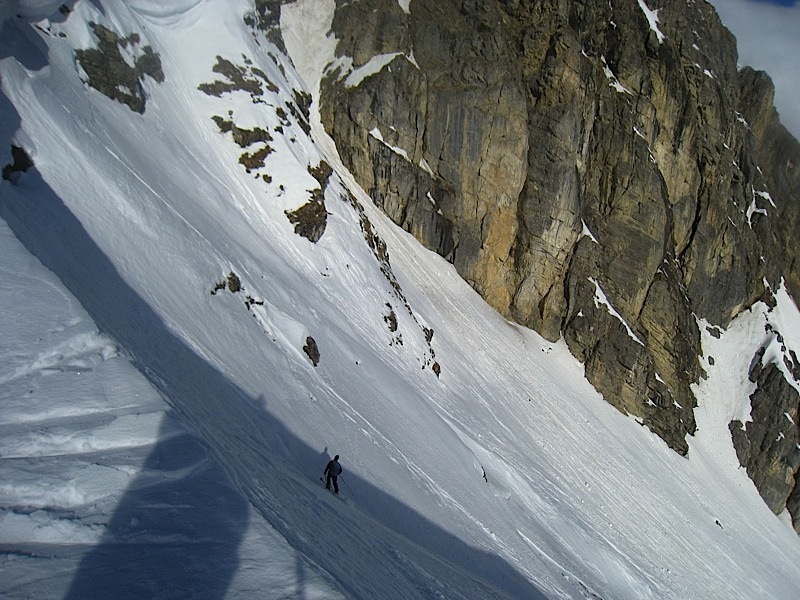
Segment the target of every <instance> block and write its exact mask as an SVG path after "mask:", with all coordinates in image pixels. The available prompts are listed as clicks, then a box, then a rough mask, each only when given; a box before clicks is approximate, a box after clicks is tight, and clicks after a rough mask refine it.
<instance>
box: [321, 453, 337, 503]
mask: <svg viewBox="0 0 800 600" xmlns="http://www.w3.org/2000/svg"><path fill="white" fill-rule="evenodd" d="M322 474H323V475H327V477H326V479H325V489H326V490H329V489H331V481H332V482H333V493H334V494H338V493H339V484H338V483H337V482H336V478H337V477H339V475H341V474H342V465H340V464H339V455H338V454H337V455H336V456H334V457H333V460H332V461H330V462H329V463H328V466H327V467H325V470H324V471H323V472H322Z"/></svg>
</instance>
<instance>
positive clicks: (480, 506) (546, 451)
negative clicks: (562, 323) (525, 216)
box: [0, 0, 800, 600]
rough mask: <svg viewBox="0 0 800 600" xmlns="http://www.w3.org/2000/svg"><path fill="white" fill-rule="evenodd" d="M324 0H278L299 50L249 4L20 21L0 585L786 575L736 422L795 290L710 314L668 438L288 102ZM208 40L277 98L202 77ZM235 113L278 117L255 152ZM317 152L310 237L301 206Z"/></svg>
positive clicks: (793, 313) (322, 56)
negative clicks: (86, 60)
mask: <svg viewBox="0 0 800 600" xmlns="http://www.w3.org/2000/svg"><path fill="white" fill-rule="evenodd" d="M33 5H34V4H33V3H31V6H33ZM402 6H403V3H402V2H401V7H402ZM412 6H413V5H412ZM100 7H102V10H101V9H100ZM333 7H334V2H333V0H325V1H322V0H302V1H301V2H297V3H294V4H292V5H288V6H285V7H284V8H283V13H282V16H281V27H282V29H283V34H284V39H285V43H286V48H287V50H288V52H289V55H290V56H291V61H290V60H289V59H288V58H287V57H286V56H284V55H283V54H282V52H281V50H280V49H279V48H278V47H276V46H275V45H273V44H272V43H270V42H269V41H268V40H267V39H266V38H265V37H264V36H263V35H262V34H258V35H255V36H254V35H253V34H252V31H251V30H250V29H249V28H248V27H247V26H246V25H245V23H244V19H243V15H244V14H245V13H247V12H248V11H251V10H253V7H252V5H251V3H249V2H246V1H244V0H235V1H230V0H224V1H223V0H206V1H204V2H199V1H197V2H191V1H188V0H184V1H182V2H178V3H163V2H158V1H156V0H131V1H130V2H127V3H120V2H89V1H87V0H79V1H78V2H77V3H75V5H74V10H73V12H72V13H71V14H70V15H68V16H63V15H62V17H61V18H53V19H52V20H51V21H49V22H48V24H47V28H36V26H35V25H34V26H33V27H30V26H29V25H28V24H27V22H26V21H25V20H24V19H22V20H21V19H18V18H17V17H15V16H8V17H7V21H6V24H5V29H4V32H12V33H13V35H10V36H9V37H4V39H2V40H0V48H1V49H2V52H1V53H0V57H2V58H0V77H1V78H2V89H3V93H4V95H3V96H0V134H2V136H3V137H2V140H4V142H3V143H4V145H3V147H2V148H0V150H2V152H3V155H2V156H3V158H2V160H3V164H6V163H8V162H9V161H10V155H9V146H10V144H11V143H16V144H21V145H24V146H25V147H26V148H27V149H28V150H29V151H30V153H31V156H32V158H33V160H34V162H35V164H36V168H35V169H31V170H29V171H28V172H26V173H23V174H20V175H19V176H18V178H17V181H16V185H12V184H11V183H9V182H7V181H2V182H0V216H2V217H3V220H2V221H0V269H2V275H3V276H2V278H0V296H2V297H1V298H0V328H1V330H2V332H3V336H2V342H0V382H2V383H0V595H2V596H3V597H8V598H27V597H35V598H51V597H52V598H62V597H68V598H90V597H96V598H114V597H162V598H184V597H207V598H309V599H311V598H326V599H327V598H363V599H370V600H371V599H375V598H381V599H398V600H401V599H402V600H407V599H409V598H448V599H449V598H463V599H470V600H472V599H478V598H507V599H511V598H514V599H519V598H576V599H578V598H605V599H607V600H608V599H612V598H614V599H617V598H630V599H637V600H638V599H642V598H654V599H655V598H658V599H664V598H667V599H669V598H673V599H685V598H715V597H722V598H726V599H737V598H739V599H743V600H744V599H746V600H752V599H753V598H792V597H794V595H795V593H796V591H797V589H800V567H799V566H798V565H800V542H798V539H797V536H796V534H795V533H794V532H793V531H792V529H791V527H790V526H789V525H788V524H787V523H786V522H784V520H782V519H780V518H777V517H775V516H774V515H773V514H772V513H771V512H770V510H769V509H768V508H767V507H766V506H765V504H764V503H763V501H762V500H761V498H760V497H759V495H758V493H757V491H756V490H755V487H754V486H753V484H752V482H751V481H750V480H749V479H748V478H747V475H746V473H744V471H743V469H741V468H739V466H738V462H737V461H736V457H735V453H734V451H733V448H732V446H731V444H730V435H729V432H728V422H729V421H730V420H731V419H733V418H741V417H742V416H743V415H745V414H746V413H747V407H748V402H747V395H748V393H749V391H750V388H751V386H752V384H751V383H750V382H749V381H748V380H747V367H746V365H745V366H744V367H743V364H744V363H746V362H748V361H749V360H750V358H752V356H753V354H754V352H755V350H757V349H758V348H759V347H760V345H761V344H762V343H763V342H764V339H765V338H764V322H765V319H769V320H770V322H774V323H775V324H776V328H778V329H780V330H781V331H782V332H785V335H786V339H787V343H789V344H790V345H792V347H797V346H795V345H794V344H799V345H800V340H795V339H794V338H793V337H792V336H795V333H790V331H792V332H797V331H800V326H798V325H800V319H798V318H797V310H796V308H794V305H793V304H792V305H789V304H788V303H787V300H786V298H788V296H787V297H784V296H783V295H781V294H780V292H779V293H778V307H776V308H775V309H773V311H771V312H769V313H768V312H767V311H766V309H765V308H760V307H757V308H756V309H754V310H753V311H751V312H748V313H747V314H745V315H743V316H742V317H740V319H738V320H737V321H736V322H735V323H734V325H733V326H732V327H731V328H730V329H729V330H728V331H727V332H723V333H722V334H721V336H719V337H718V338H717V337H713V336H711V335H710V334H709V335H706V334H707V333H708V331H707V330H708V328H707V327H703V328H702V331H703V332H704V338H703V348H704V354H705V356H704V360H705V361H706V362H709V361H708V357H710V356H712V355H713V356H714V359H715V360H714V361H713V362H714V364H713V366H712V365H711V364H710V363H709V364H708V367H707V373H708V378H707V379H704V380H703V381H701V382H700V383H699V384H698V386H697V394H698V400H699V406H698V409H697V419H698V433H697V435H696V436H695V437H694V438H690V440H689V442H690V447H691V450H690V452H689V456H688V458H684V457H681V456H678V455H677V454H675V453H674V452H672V451H671V450H669V449H668V448H667V446H666V445H665V444H664V442H663V441H662V440H660V439H659V438H658V437H656V436H655V435H653V434H652V433H651V432H650V431H649V430H647V429H646V428H644V427H642V426H640V425H639V424H638V423H637V421H636V420H635V419H633V418H630V417H628V416H626V415H623V414H621V413H620V412H618V411H617V410H615V409H614V408H612V407H611V406H610V405H609V404H608V403H607V402H605V401H604V400H603V399H602V398H601V397H600V396H599V394H598V393H597V392H596V391H595V390H594V389H592V387H591V386H590V385H589V384H588V383H587V381H586V380H585V378H584V374H583V368H582V366H581V365H580V364H579V363H578V362H577V361H576V360H575V359H574V358H573V357H572V356H571V355H570V353H569V351H568V349H567V347H566V344H565V343H564V342H563V341H560V342H558V343H555V344H553V343H550V342H548V341H546V340H544V339H542V338H541V337H540V336H538V335H536V334H535V333H533V332H531V331H529V330H527V329H524V328H522V327H519V326H517V325H514V324H511V323H509V322H508V321H506V320H505V319H503V318H502V317H500V316H499V315H498V314H497V313H496V312H494V311H493V310H492V309H490V308H489V307H488V306H487V305H486V304H485V303H484V302H483V301H482V300H481V299H480V298H479V297H478V295H477V294H476V293H475V292H474V290H472V288H471V287H470V286H469V285H467V284H466V283H465V282H464V281H462V280H461V279H460V278H459V277H458V276H457V274H456V273H455V270H454V269H453V267H452V265H450V264H448V263H447V262H446V261H445V260H443V259H442V258H441V257H438V256H436V255H434V254H432V253H430V252H428V251H427V250H425V249H423V248H421V247H420V245H419V244H418V243H417V242H416V241H415V240H414V239H413V238H412V237H411V236H410V235H408V234H407V233H405V232H403V231H401V230H399V229H398V228H397V227H395V226H394V225H393V224H392V223H391V222H390V221H388V219H386V218H385V216H384V215H383V214H382V213H381V212H380V211H379V210H378V209H377V208H376V207H375V206H374V205H373V204H372V202H371V200H370V198H369V197H368V195H367V194H365V193H364V191H363V190H361V189H360V188H358V186H357V185H356V184H355V182H354V179H353V177H352V175H351V174H349V173H348V172H347V171H346V170H345V169H344V167H343V166H342V163H341V161H340V160H339V157H338V156H337V155H336V151H335V148H334V146H333V143H332V141H331V140H330V138H329V137H327V136H326V135H325V133H324V131H323V130H322V128H321V125H320V123H319V115H318V110H319V109H318V106H317V105H316V103H312V105H311V107H310V119H311V123H310V125H311V133H310V134H306V131H305V129H304V127H303V126H301V123H300V122H299V119H300V118H301V117H296V116H291V117H290V116H289V115H291V112H290V110H289V105H290V104H289V103H292V102H295V101H296V98H297V94H296V90H304V91H308V92H309V93H311V94H312V95H316V94H317V92H318V89H319V82H320V77H321V76H322V74H323V72H324V70H325V68H326V66H327V65H328V64H329V63H330V62H331V60H332V59H333V57H334V49H335V39H333V38H332V37H328V35H327V31H328V27H329V24H330V19H331V17H332V11H333ZM90 21H94V22H98V23H101V24H105V25H106V26H108V27H109V28H113V29H114V30H115V31H117V32H119V33H120V34H121V35H129V34H131V33H138V34H139V35H140V36H141V39H142V43H143V44H149V45H151V46H152V47H153V49H154V50H155V51H156V52H157V53H158V54H159V56H160V57H161V63H162V66H163V69H164V74H165V81H164V83H163V84H157V83H155V82H153V81H152V80H149V79H145V80H144V83H143V87H144V90H145V92H146V93H147V96H148V101H147V107H146V109H145V112H144V114H141V115H140V114H137V113H134V112H132V111H130V110H129V109H128V108H127V107H125V106H123V105H122V104H120V103H118V102H115V101H113V100H110V99H109V98H107V97H105V96H104V95H102V94H101V93H99V92H97V91H96V90H94V89H91V88H88V87H87V86H86V85H85V84H84V83H83V81H81V79H80V77H79V74H78V72H77V70H76V65H75V59H74V49H75V48H82V47H85V46H84V45H83V44H84V42H85V41H86V36H87V23H88V22H90ZM218 56H219V57H223V58H224V59H226V60H229V61H231V62H232V63H233V64H235V65H238V66H241V67H242V68H243V69H244V68H245V67H246V66H247V65H248V63H247V62H246V61H250V62H251V63H252V66H253V67H257V68H258V69H259V70H260V71H261V72H263V73H264V74H265V76H266V77H268V78H269V81H271V82H272V83H273V84H275V89H268V88H267V87H266V86H265V88H264V91H263V94H262V95H261V96H258V97H257V98H256V99H254V98H253V97H252V96H251V94H250V93H249V92H247V91H242V90H238V91H232V92H228V93H225V94H222V95H220V96H213V95H208V94H205V93H203V92H201V91H200V90H198V86H199V85H200V84H203V83H209V82H212V81H214V80H215V79H218V78H219V77H220V74H219V73H215V72H214V71H213V70H212V69H213V67H214V65H215V64H216V63H217V57H218ZM256 100H257V101H256ZM278 108H280V109H281V110H280V111H279V110H278ZM215 116H216V117H219V118H220V119H231V120H232V121H233V122H235V123H236V124H237V126H239V127H242V128H254V127H260V128H262V129H264V130H268V131H269V132H270V134H271V136H272V141H271V142H269V144H270V147H271V148H272V152H271V153H270V154H269V155H268V156H267V157H266V158H265V160H264V164H263V167H258V168H254V169H251V170H248V169H246V168H245V167H244V166H243V164H240V162H239V158H240V156H241V155H242V151H243V149H242V148H241V147H239V146H238V145H237V144H236V143H235V141H234V139H233V138H232V136H231V134H230V133H223V132H222V131H220V128H219V127H218V125H217V122H216V121H215V120H213V119H212V117H215ZM323 160H324V161H325V162H327V163H328V164H329V165H331V166H332V167H333V169H334V173H333V175H332V176H331V177H330V178H329V180H328V181H327V182H326V184H325V185H324V201H325V210H326V212H327V222H326V228H325V231H324V234H323V235H322V237H321V238H320V239H319V241H318V242H317V243H312V242H311V241H309V240H308V239H306V238H305V237H302V236H300V235H298V234H297V233H295V228H294V225H293V223H292V222H290V220H289V219H288V218H287V211H288V212H291V211H294V210H296V209H297V208H298V207H302V206H303V205H304V204H306V203H307V202H308V201H309V199H310V198H311V197H312V196H313V194H314V193H316V192H318V191H319V190H320V186H321V185H322V184H321V183H320V182H319V181H318V180H317V179H316V178H315V176H313V175H312V174H311V172H312V170H313V169H315V168H317V167H318V166H319V165H320V164H321V161H323ZM248 171H249V172H248ZM366 223H369V227H368V226H367V225H366ZM587 231H588V229H587ZM588 235H591V234H588ZM378 240H380V241H382V243H385V249H386V253H385V256H384V255H381V253H380V252H376V248H380V247H382V246H380V244H378ZM387 257H388V258H387ZM382 260H383V261H384V262H381V261H382ZM231 273H233V274H235V276H236V279H237V280H238V281H239V282H240V284H241V288H242V289H241V291H239V292H236V293H233V292H232V291H229V289H230V288H228V286H227V283H226V282H227V281H228V280H229V277H230V274H231ZM597 289H598V290H599V286H598V288H597ZM599 291H601V290H599ZM212 292H214V293H212ZM789 302H791V301H790V300H789ZM392 323H394V324H395V325H396V327H393V326H392ZM309 338H313V339H314V340H315V343H316V345H317V347H318V348H319V354H320V358H319V363H318V365H317V366H316V367H315V366H313V364H312V361H311V360H310V357H309V355H308V354H307V352H306V351H304V350H303V346H304V344H306V343H307V340H308V339H309ZM434 360H435V362H436V363H437V364H438V365H439V366H440V367H441V373H440V374H439V375H438V376H437V374H436V373H435V372H434V370H433V368H432V364H433V361H434ZM334 454H340V455H341V463H342V465H343V467H344V474H343V479H342V481H341V484H342V485H341V487H342V493H341V496H340V497H335V496H333V495H332V494H330V493H329V492H327V491H326V490H325V489H324V488H323V486H322V484H321V482H320V476H321V475H322V470H323V468H324V466H325V464H326V462H327V460H329V458H330V457H332V455H334Z"/></svg>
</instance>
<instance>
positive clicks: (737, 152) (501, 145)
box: [321, 0, 800, 518]
mask: <svg viewBox="0 0 800 600" xmlns="http://www.w3.org/2000/svg"><path fill="white" fill-rule="evenodd" d="M332 29H333V33H334V34H335V35H336V37H337V39H338V47H337V55H338V57H339V58H338V61H337V63H336V65H335V66H334V68H332V69H331V71H330V72H329V75H328V77H327V78H326V80H325V81H323V85H322V91H321V114H322V117H323V122H324V124H325V126H326V128H327V129H328V130H329V131H330V133H331V135H332V136H333V137H334V139H335V141H336V144H337V147H338V148H339V152H340V154H341V156H342V158H343V160H344V161H345V162H346V164H347V166H348V167H349V168H350V169H351V170H352V172H353V173H354V174H355V176H356V177H357V179H358V181H359V182H360V183H361V185H362V186H363V187H364V188H365V189H366V190H367V191H368V192H369V193H370V195H371V196H372V198H373V200H374V201H375V203H376V204H377V205H378V206H381V207H382V208H383V210H385V212H386V213H387V214H388V215H389V216H390V217H391V218H392V219H393V220H394V221H395V222H396V223H398V224H399V225H400V226H402V227H404V228H405V229H407V230H408V231H410V232H412V233H413V234H414V235H415V236H416V237H417V238H418V239H419V240H420V241H421V242H422V243H423V244H425V245H426V246H427V247H429V248H431V249H433V250H435V251H437V252H439V253H440V254H442V255H443V256H445V257H446V258H448V259H449V260H450V261H452V263H453V264H454V265H455V267H456V269H457V270H458V272H459V273H460V274H461V275H462V276H463V277H464V278H465V279H466V280H467V281H468V282H469V283H470V284H471V285H472V286H473V287H474V288H475V289H476V290H477V291H478V292H480V293H481V294H482V296H483V297H484V298H485V299H486V300H487V302H489V303H490V304H491V305H492V306H494V307H495V308H496V309H497V310H498V311H500V312H501V313H502V314H503V315H505V316H506V317H508V318H510V319H512V320H514V321H516V322H519V323H521V324H524V325H526V326H529V327H531V328H533V329H535V330H537V331H538V332H540V333H541V334H542V335H543V336H545V337H547V338H548V339H551V340H556V339H558V338H559V337H561V336H563V337H564V338H565V340H566V341H567V343H568V345H569V347H570V349H571V351H572V352H573V353H574V354H575V355H576V356H577V357H578V358H580V359H581V360H582V361H583V362H584V364H585V365H586V373H587V376H588V377H589V379H590V381H592V383H593V384H594V385H595V386H596V387H597V389H598V390H599V391H600V392H602V394H603V395H604V397H605V398H606V399H607V400H608V401H609V402H610V403H612V404H613V405H614V406H616V407H618V408H619V409H620V410H622V411H624V412H627V413H630V414H633V415H636V416H638V417H640V418H641V420H642V422H643V423H644V424H645V425H647V426H648V427H649V428H650V429H652V430H653V431H654V432H656V433H657V434H659V435H660V436H661V437H662V438H663V439H664V440H665V441H666V442H667V443H668V444H669V445H670V446H671V447H672V448H674V449H675V450H677V451H678V452H681V453H686V452H687V451H688V444H687V442H686V436H687V435H691V434H693V433H694V431H695V428H696V425H695V420H694V413H693V408H694V407H695V405H696V401H695V398H694V395H693V393H692V390H691V385H692V384H693V383H695V382H697V381H698V380H699V378H700V377H702V376H703V369H702V367H701V364H700V361H699V357H700V354H701V347H700V334H699V330H698V325H697V318H703V319H705V320H706V321H708V322H709V323H710V324H712V325H716V326H720V327H725V326H727V325H728V324H729V323H730V321H731V319H732V318H734V317H735V316H736V315H737V314H739V313H740V312H741V311H742V310H743V309H745V308H747V307H749V306H751V305H752V304H753V303H754V302H755V301H756V300H758V299H768V298H769V296H770V293H771V292H770V290H771V289H776V288H777V286H778V284H779V282H780V281H781V279H782V278H783V279H785V281H786V285H787V288H788V289H789V291H790V292H791V293H792V294H793V295H794V297H795V298H796V297H798V293H800V281H799V280H798V254H800V253H798V247H797V243H796V241H795V240H796V239H797V236H796V235H795V234H796V233H797V230H798V219H799V218H800V217H799V216H798V208H797V202H796V199H797V198H798V191H799V190H800V188H799V187H798V186H799V185H800V183H799V181H800V175H798V170H797V168H796V166H797V164H798V161H800V150H798V145H797V142H796V141H795V140H794V139H793V138H791V136H790V135H789V134H788V133H787V132H786V131H785V129H783V128H782V127H781V126H780V123H779V121H778V119H777V115H776V114H775V112H774V108H773V107H772V96H771V83H770V82H769V79H768V77H766V76H765V75H764V74H760V73H756V72H754V71H751V70H748V69H745V70H743V71H742V72H741V73H739V72H737V66H736V60H737V56H736V46H735V40H734V38H733V36H732V35H731V34H730V33H729V32H728V31H727V30H726V29H725V28H724V27H723V26H722V24H721V23H720V21H719V19H718V17H717V15H716V13H715V12H714V10H713V8H712V7H711V6H710V5H708V4H707V3H705V2H685V1H683V0H658V1H656V0H648V2H647V3H644V2H639V1H638V0H612V1H611V2H608V3H602V2H593V1H590V0H573V1H571V2H563V1H560V0H545V1H542V2H535V3H533V2H520V1H517V0H488V1H487V0H483V1H477V0H442V1H440V2H434V3H431V2H413V1H412V2H411V3H410V4H409V9H408V11H406V10H404V9H403V7H402V6H401V5H400V3H398V2H396V1H394V0H359V1H356V2H347V3H345V2H341V3H337V10H336V13H335V16H334V20H333V25H332ZM759 167H761V168H759ZM778 198H780V200H778ZM762 257H763V258H762ZM764 385H766V384H764ZM765 393H768V392H765ZM754 402H755V400H754ZM740 437H741V436H740ZM751 443H752V442H751ZM759 468H760V467H759ZM795 470H796V469H795ZM754 479H755V477H754ZM787 485H788V484H787ZM784 491H785V490H782V491H781V492H780V493H779V494H778V496H782V497H784V498H787V497H789V494H788V493H787V494H785V495H784V493H783V492H784ZM766 496H769V497H771V495H770V494H766ZM793 498H794V500H792V501H790V502H789V503H790V504H791V503H792V502H794V509H792V508H790V510H793V513H792V514H794V515H795V517H796V518H797V517H800V513H798V510H797V506H796V505H797V503H798V502H797V499H796V493H795V496H793ZM777 504H780V502H777V503H772V504H771V506H773V508H775V509H777V508H779V507H778V506H777Z"/></svg>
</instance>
